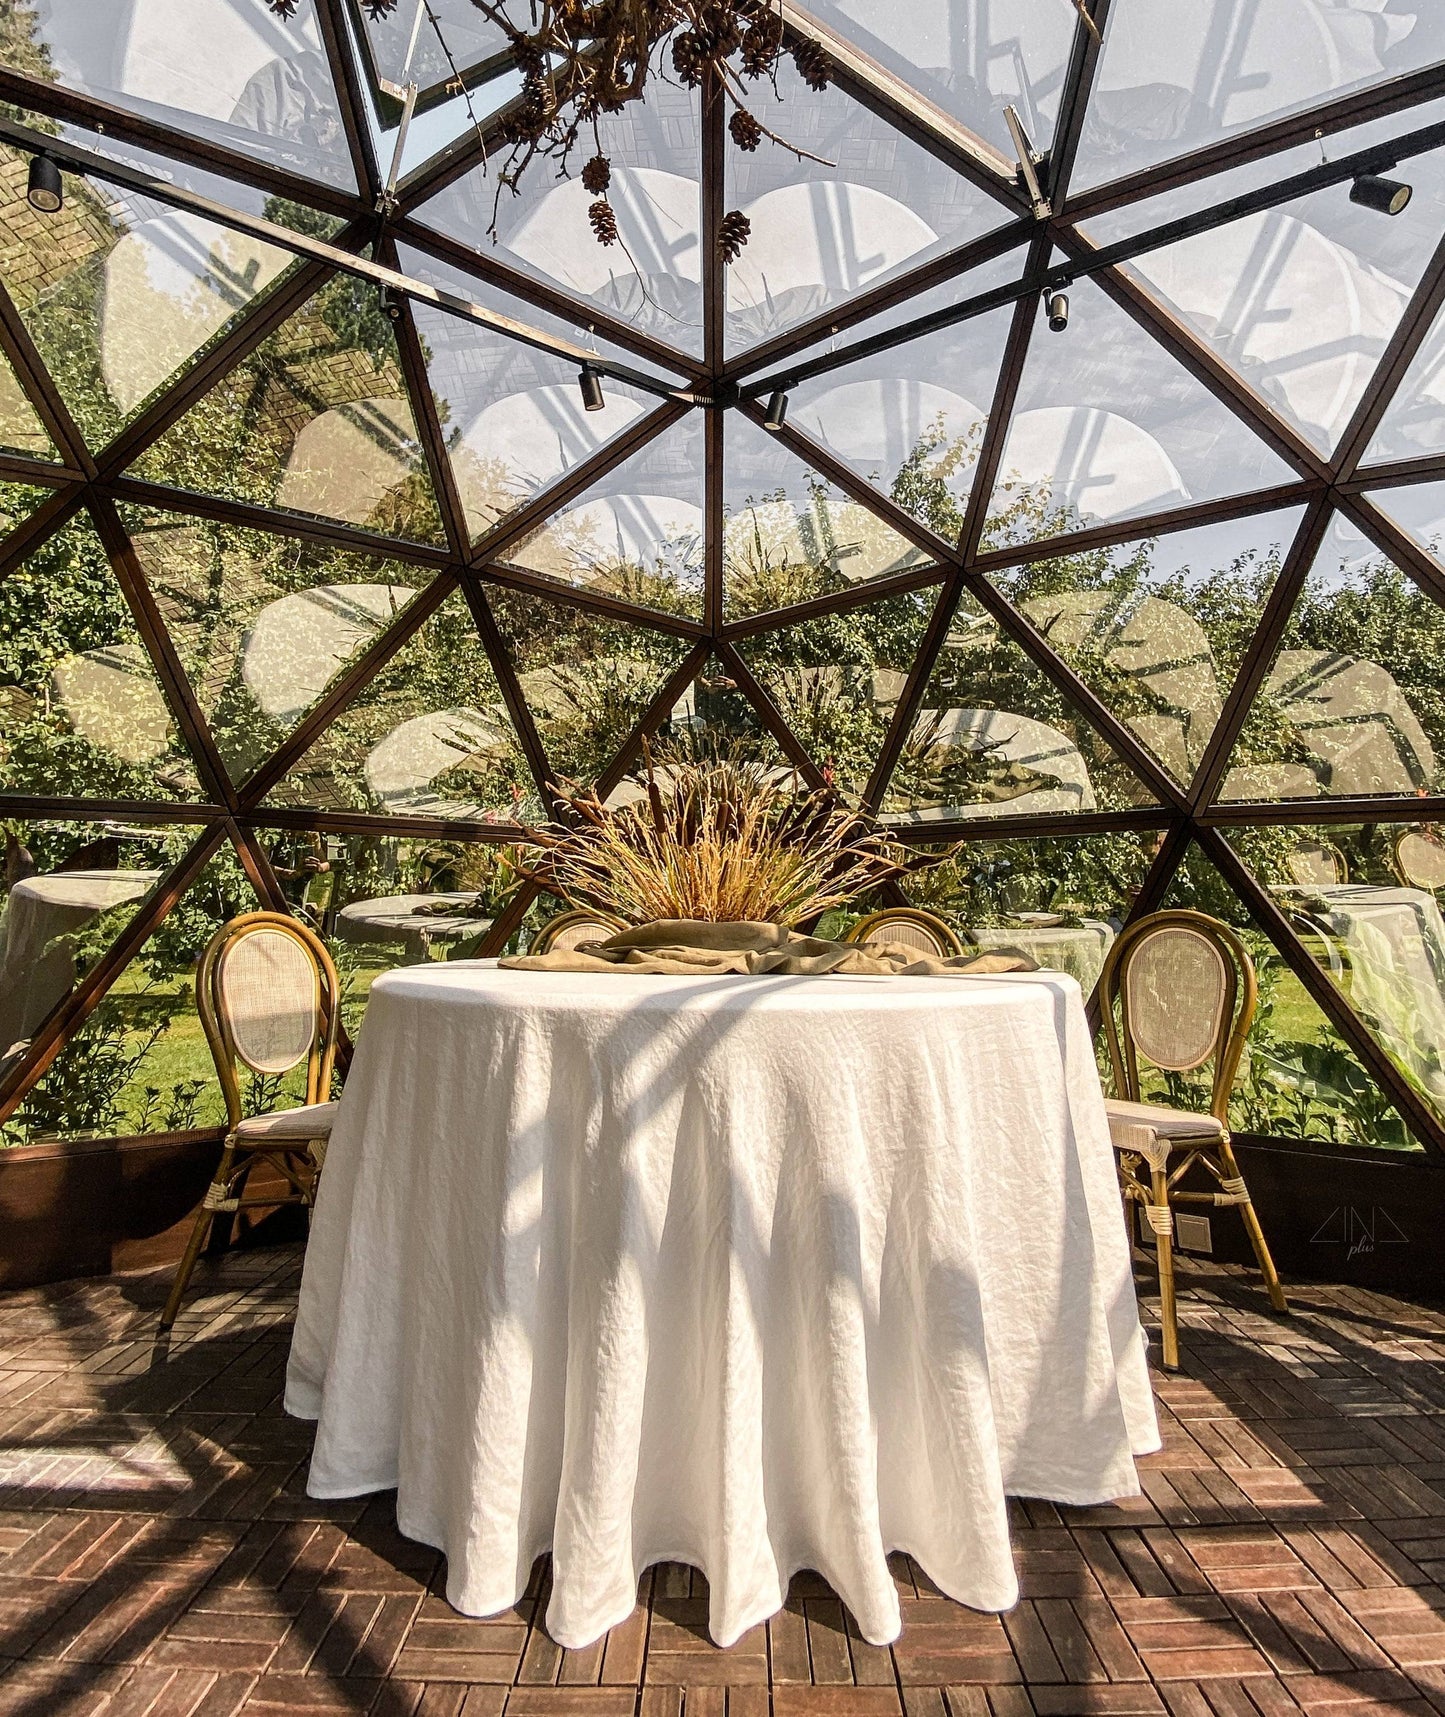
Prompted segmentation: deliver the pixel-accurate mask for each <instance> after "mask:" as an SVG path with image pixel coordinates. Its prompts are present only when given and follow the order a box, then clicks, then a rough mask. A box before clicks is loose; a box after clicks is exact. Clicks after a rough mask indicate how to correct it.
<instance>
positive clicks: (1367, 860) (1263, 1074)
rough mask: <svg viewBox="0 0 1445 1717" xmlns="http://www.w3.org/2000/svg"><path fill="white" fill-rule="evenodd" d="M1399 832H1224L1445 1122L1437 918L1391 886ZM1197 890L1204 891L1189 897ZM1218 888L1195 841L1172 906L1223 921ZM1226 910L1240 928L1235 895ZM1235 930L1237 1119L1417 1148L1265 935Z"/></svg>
mask: <svg viewBox="0 0 1445 1717" xmlns="http://www.w3.org/2000/svg"><path fill="white" fill-rule="evenodd" d="M1399 835H1400V831H1399V830H1398V829H1389V828H1388V827H1385V826H1382V825H1380V824H1371V825H1370V826H1369V827H1367V828H1360V827H1353V826H1349V827H1346V826H1342V825H1339V824H1332V825H1330V826H1329V827H1328V828H1309V827H1305V826H1301V825H1297V826H1295V827H1292V828H1239V829H1229V830H1227V831H1226V836H1227V838H1228V841H1229V844H1230V846H1231V847H1232V848H1233V849H1234V851H1235V852H1236V853H1237V854H1238V856H1239V858H1240V860H1241V861H1242V863H1243V864H1244V865H1245V866H1246V868H1247V869H1248V870H1249V872H1250V874H1251V875H1252V876H1253V877H1254V879H1255V881H1256V882H1257V883H1259V885H1260V886H1261V887H1262V888H1264V889H1265V890H1266V891H1267V892H1268V893H1269V894H1270V895H1271V896H1272V897H1273V899H1274V901H1275V904H1276V905H1277V906H1278V907H1279V909H1280V910H1281V911H1282V912H1283V913H1284V914H1285V916H1286V917H1287V918H1288V919H1289V921H1290V924H1291V926H1292V928H1293V929H1294V931H1295V934H1296V935H1297V936H1298V937H1299V939H1300V941H1301V942H1302V943H1303V944H1304V946H1305V948H1306V949H1307V950H1308V952H1309V954H1310V955H1311V957H1312V958H1313V959H1314V960H1315V962H1316V963H1317V964H1318V965H1319V966H1320V967H1321V968H1322V969H1323V970H1325V971H1327V972H1328V973H1329V974H1330V977H1331V978H1332V979H1333V981H1334V983H1335V984H1336V986H1337V987H1338V988H1339V989H1340V991H1341V992H1342V993H1343V994H1344V995H1345V996H1346V997H1348V998H1349V1000H1350V1002H1351V1003H1352V1004H1353V1006H1354V1009H1355V1012H1356V1013H1357V1014H1359V1015H1360V1017H1361V1019H1362V1020H1363V1021H1364V1023H1365V1027H1366V1029H1367V1030H1368V1031H1369V1032H1370V1035H1371V1036H1372V1037H1373V1038H1374V1039H1375V1041H1376V1042H1377V1043H1378V1044H1379V1045H1380V1047H1381V1048H1382V1049H1383V1050H1384V1052H1385V1053H1386V1054H1387V1055H1388V1056H1389V1057H1390V1059H1391V1060H1393V1061H1394V1062H1395V1063H1396V1064H1397V1065H1398V1066H1399V1067H1400V1068H1401V1070H1402V1071H1403V1072H1404V1073H1405V1075H1406V1077H1407V1078H1408V1079H1409V1080H1410V1083H1411V1084H1412V1085H1414V1086H1415V1088H1416V1089H1417V1090H1418V1091H1419V1092H1420V1094H1421V1096H1422V1097H1424V1098H1425V1099H1426V1101H1427V1102H1428V1103H1430V1104H1431V1105H1432V1106H1433V1107H1434V1108H1435V1109H1436V1111H1437V1112H1438V1113H1440V1115H1441V1116H1442V1118H1445V1063H1442V1060H1441V1044H1442V1043H1445V976H1442V974H1445V963H1442V962H1445V926H1442V925H1441V921H1440V911H1439V908H1438V907H1437V906H1436V904H1435V897H1434V895H1433V894H1431V893H1429V892H1428V891H1426V890H1420V889H1413V888H1407V887H1401V886H1400V881H1399V873H1398V870H1397V868H1396V865H1395V861H1394V850H1395V846H1396V843H1397V842H1398V840H1399ZM1417 838H1418V837H1417ZM1191 879H1195V880H1196V887H1195V889H1194V890H1192V891H1191V889H1190V887H1189V883H1190V881H1191ZM1200 885H1202V887H1203V889H1204V890H1205V891H1207V893H1208V895H1209V896H1210V898H1209V899H1208V900H1200V899H1198V898H1197V896H1198V894H1199V891H1200ZM1225 887H1226V885H1225V884H1224V883H1223V881H1222V879H1221V878H1220V877H1219V875H1218V872H1217V871H1215V870H1214V869H1213V867H1212V866H1209V865H1208V864H1207V861H1205V860H1203V859H1202V857H1201V855H1200V854H1199V853H1198V852H1197V850H1195V849H1193V848H1191V849H1190V854H1189V860H1188V865H1187V867H1186V871H1185V872H1184V873H1181V877H1180V879H1178V880H1177V881H1176V884H1175V887H1174V889H1173V890H1171V893H1170V899H1169V902H1168V904H1170V905H1171V906H1172V905H1196V904H1197V905H1201V906H1202V907H1203V909H1204V910H1205V911H1208V912H1211V913H1213V914H1214V915H1215V916H1220V915H1221V914H1220V913H1219V911H1218V907H1217V905H1216V904H1215V903H1214V902H1215V900H1216V899H1217V896H1218V892H1219V891H1220V890H1222V889H1225ZM1224 916H1228V917H1230V918H1231V920H1232V921H1234V922H1235V923H1236V924H1238V923H1239V922H1240V920H1241V918H1242V917H1243V916H1244V915H1243V912H1242V909H1241V908H1240V907H1239V906H1238V905H1237V904H1236V905H1235V907H1234V910H1233V912H1232V913H1228V914H1224ZM1240 927H1241V928H1242V929H1244V926H1243V925H1241V926H1240ZM1244 934H1245V937H1246V941H1247V942H1248V944H1249V946H1250V950H1251V953H1252V954H1253V956H1254V961H1255V966H1256V969H1257V970H1258V972H1259V977H1260V991H1261V1006H1260V1009H1259V1013H1258V1014H1257V1015H1256V1021H1255V1026H1254V1030H1253V1031H1252V1032H1251V1033H1250V1039H1249V1045H1250V1055H1249V1060H1248V1062H1247V1064H1246V1074H1245V1078H1244V1079H1243V1080H1242V1081H1241V1086H1240V1088H1239V1089H1238V1090H1237V1092H1236V1095H1235V1100H1234V1103H1233V1104H1232V1105H1231V1119H1232V1120H1233V1121H1234V1124H1235V1125H1236V1126H1238V1127H1240V1128H1242V1129H1243V1130H1245V1131H1248V1132H1253V1133H1284V1134H1286V1135H1294V1136H1298V1137H1303V1138H1318V1139H1325V1140H1329V1141H1331V1142H1332V1143H1335V1144H1344V1145H1377V1146H1385V1147H1387V1148H1390V1149H1394V1150H1410V1149H1418V1148H1419V1147H1418V1146H1417V1145H1416V1144H1415V1141H1414V1139H1413V1137H1412V1136H1411V1134H1410V1132H1409V1130H1408V1128H1407V1127H1406V1125H1405V1122H1404V1121H1403V1120H1402V1119H1401V1118H1400V1116H1399V1114H1398V1113H1397V1112H1396V1110H1395V1109H1394V1107H1393V1106H1392V1105H1391V1104H1390V1102H1389V1101H1388V1100H1387V1099H1386V1098H1385V1097H1384V1096H1383V1094H1382V1093H1381V1091H1380V1089H1379V1087H1378V1085H1377V1084H1376V1082H1375V1080H1374V1079H1373V1077H1372V1076H1371V1075H1370V1074H1369V1073H1367V1072H1366V1071H1365V1069H1364V1068H1363V1067H1362V1066H1361V1065H1360V1063H1359V1061H1358V1060H1357V1059H1356V1057H1355V1056H1354V1054H1353V1053H1352V1052H1351V1051H1350V1050H1349V1049H1348V1048H1347V1047H1346V1046H1345V1044H1344V1042H1343V1040H1342V1039H1341V1038H1340V1036H1339V1034H1338V1033H1337V1032H1336V1030H1335V1028H1334V1027H1333V1026H1332V1025H1331V1024H1330V1023H1329V1021H1328V1019H1327V1018H1326V1016H1325V1014H1324V1012H1323V1010H1322V1009H1321V1008H1320V1006H1319V1004H1318V1003H1317V1002H1316V1001H1314V1000H1313V999H1312V997H1311V996H1310V995H1309V994H1308V992H1307V991H1306V990H1305V988H1304V986H1303V985H1302V984H1301V983H1300V981H1299V979H1298V978H1297V977H1296V976H1295V975H1294V973H1293V972H1292V971H1290V969H1289V968H1288V967H1287V966H1286V965H1285V964H1284V962H1283V960H1282V959H1281V958H1280V956H1279V953H1278V951H1277V950H1276V949H1275V948H1274V946H1273V944H1272V943H1270V942H1268V941H1266V939H1265V938H1264V937H1263V936H1261V935H1259V934H1258V933H1257V932H1252V931H1249V930H1248V929H1244Z"/></svg>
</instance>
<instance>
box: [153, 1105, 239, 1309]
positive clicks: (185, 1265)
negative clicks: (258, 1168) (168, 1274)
mask: <svg viewBox="0 0 1445 1717" xmlns="http://www.w3.org/2000/svg"><path fill="white" fill-rule="evenodd" d="M235 1162H236V1147H235V1145H233V1144H232V1143H231V1141H230V1140H229V1139H227V1140H226V1148H225V1149H224V1150H223V1151H222V1152H221V1160H220V1162H219V1163H217V1165H216V1172H215V1174H214V1175H212V1176H211V1184H210V1186H208V1187H207V1188H206V1199H205V1202H203V1203H202V1205H201V1208H200V1209H199V1210H198V1211H197V1212H196V1220H195V1222H194V1223H193V1224H192V1226H191V1237H190V1239H189V1240H187V1241H186V1249H185V1251H184V1252H182V1254H181V1261H180V1263H179V1264H177V1265H176V1277H175V1280H174V1281H173V1282H172V1283H171V1292H170V1297H169V1298H168V1299H167V1300H166V1306H165V1310H164V1311H163V1312H162V1313H161V1322H160V1328H161V1330H162V1331H165V1330H168V1329H169V1328H170V1327H171V1325H172V1324H173V1323H174V1322H175V1321H176V1314H177V1312H179V1311H180V1309H181V1300H182V1298H183V1297H184V1295H185V1292H186V1289H187V1287H188V1286H189V1285H190V1280H191V1273H192V1271H193V1270H194V1269H195V1267H196V1259H197V1258H199V1257H200V1255H201V1248H202V1247H203V1246H204V1245H205V1244H206V1239H207V1237H208V1236H209V1234H210V1232H211V1225H212V1223H213V1222H214V1221H215V1219H216V1208H215V1205H214V1203H213V1202H212V1199H213V1197H217V1196H219V1197H228V1196H229V1186H230V1181H231V1178H232V1175H233V1174H234V1172H235ZM218 1188H219V1189H220V1191H219V1193H218V1192H217V1189H218Z"/></svg>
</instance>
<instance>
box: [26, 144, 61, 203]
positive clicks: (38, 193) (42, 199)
mask: <svg viewBox="0 0 1445 1717" xmlns="http://www.w3.org/2000/svg"><path fill="white" fill-rule="evenodd" d="M25 201H26V202H27V203H29V205H30V206H31V208H32V209H39V210H40V212H41V214H42V215H56V214H59V213H60V210H61V209H62V208H63V207H64V205H65V188H64V186H63V185H62V184H61V182H60V169H59V167H57V166H56V165H55V163H54V162H53V161H52V160H51V159H50V157H49V156H48V155H32V156H31V158H30V179H29V182H28V183H27V185H26V187H25Z"/></svg>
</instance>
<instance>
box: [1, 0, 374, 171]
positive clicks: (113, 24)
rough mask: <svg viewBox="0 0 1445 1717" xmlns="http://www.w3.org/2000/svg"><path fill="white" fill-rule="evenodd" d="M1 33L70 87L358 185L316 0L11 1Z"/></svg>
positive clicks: (245, 151) (28, 60) (294, 167)
mask: <svg viewBox="0 0 1445 1717" xmlns="http://www.w3.org/2000/svg"><path fill="white" fill-rule="evenodd" d="M0 40H3V42H4V51H5V58H6V59H7V60H10V61H11V63H18V64H20V65H22V66H27V68H35V62H36V61H37V60H39V61H40V62H41V63H42V64H43V65H44V66H45V68H46V69H47V70H48V72H49V74H50V75H51V77H52V78H53V79H54V81H55V82H57V83H60V84H63V85H64V86H65V87H66V88H67V89H75V90H80V91H81V92H82V93H83V94H86V95H91V96H94V97H96V98H97V99H98V100H100V101H107V102H109V103H111V105H112V106H114V107H121V108H124V109H125V110H126V111H127V112H129V113H137V114H140V115H141V116H142V117H144V118H146V119H152V120H155V121H156V122H157V123H158V124H161V125H169V126H172V127H174V128H175V129H177V130H179V131H185V132H188V133H190V135H192V136H194V137H202V138H205V139H206V140H207V141H208V142H211V143H218V144H221V145H222V146H223V147H225V148H228V149H232V150H235V151H236V152H237V153H238V154H241V155H246V156H250V157H251V158H252V159H253V160H257V161H263V162H265V163H266V164H267V165H269V166H274V167H284V168H286V169H287V170H288V171H289V172H292V173H296V174H299V175H304V176H305V177H308V178H312V179H321V180H323V181H324V182H326V183H328V184H332V185H338V186H344V187H345V188H346V189H348V190H355V189H356V182H355V179H354V178H353V176H352V172H351V164H350V160H349V157H348V155H347V151H346V137H345V133H344V131H343V130H342V124H341V110H340V107H339V105H338V103H337V99H336V90H335V88H334V86H333V84H332V81H331V72H330V68H329V67H328V66H327V63H326V54H325V50H324V49H323V47H322V45H321V36H320V32H319V30H318V29H317V24H316V14H315V7H314V0H298V4H297V6H296V8H295V9H294V16H292V17H291V18H280V17H277V16H276V14H275V13H274V12H273V11H272V10H271V9H270V8H268V7H266V6H263V5H259V4H257V3H256V0H129V4H127V5H124V6H113V7H107V8H104V9H103V10H102V12H101V14H100V15H97V12H96V10H95V8H93V7H90V6H84V5H81V6H77V5H75V4H74V0H35V3H34V4H33V5H30V6H26V7H24V8H21V7H15V8H12V9H10V11H9V12H8V13H7V16H6V20H5V33H4V36H3V38H0ZM16 54H18V55H20V56H21V57H20V58H19V60H15V59H13V58H12V56H14V55H16ZM33 75H44V74H43V73H41V72H39V71H38V68H35V69H34V70H33Z"/></svg>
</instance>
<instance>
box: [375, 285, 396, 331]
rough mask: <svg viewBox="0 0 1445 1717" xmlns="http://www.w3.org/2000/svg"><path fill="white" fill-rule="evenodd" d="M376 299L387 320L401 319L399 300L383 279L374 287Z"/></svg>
mask: <svg viewBox="0 0 1445 1717" xmlns="http://www.w3.org/2000/svg"><path fill="white" fill-rule="evenodd" d="M376 301H377V303H378V304H379V305H380V306H381V313H382V315H383V316H385V317H386V319H387V321H388V322H400V321H401V300H400V299H399V298H398V297H397V295H396V294H395V293H394V292H393V291H392V289H391V288H390V287H389V286H388V285H387V284H386V282H385V281H384V280H383V281H382V283H381V284H380V286H378V287H377V289H376Z"/></svg>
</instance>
